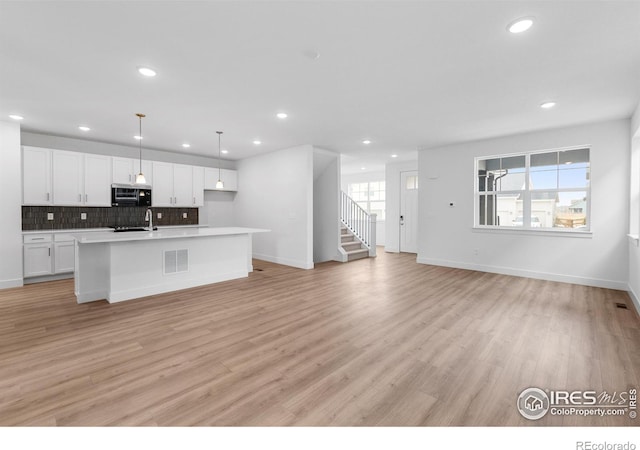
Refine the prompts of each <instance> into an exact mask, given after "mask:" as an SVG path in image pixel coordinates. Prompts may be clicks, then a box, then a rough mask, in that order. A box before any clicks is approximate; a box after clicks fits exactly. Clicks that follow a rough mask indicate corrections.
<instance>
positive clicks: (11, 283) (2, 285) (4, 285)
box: [0, 278, 24, 289]
mask: <svg viewBox="0 0 640 450" xmlns="http://www.w3.org/2000/svg"><path fill="white" fill-rule="evenodd" d="M23 285H24V281H23V280H22V278H14V279H12V280H1V281H0V289H9V288H15V287H22V286H23Z"/></svg>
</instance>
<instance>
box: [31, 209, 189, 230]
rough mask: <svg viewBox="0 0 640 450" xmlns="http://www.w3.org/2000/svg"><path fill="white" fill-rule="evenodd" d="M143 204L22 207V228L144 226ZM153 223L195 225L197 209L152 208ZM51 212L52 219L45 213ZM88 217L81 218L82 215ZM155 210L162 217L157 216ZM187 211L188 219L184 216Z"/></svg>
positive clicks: (155, 224)
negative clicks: (102, 206) (112, 206)
mask: <svg viewBox="0 0 640 450" xmlns="http://www.w3.org/2000/svg"><path fill="white" fill-rule="evenodd" d="M146 211H147V208H146V207H144V206H125V207H117V208H116V207H114V208H111V207H104V208H101V207H79V206H23V207H22V230H23V231H32V230H64V229H76V228H107V227H116V226H117V227H137V226H146V225H147V222H145V221H144V215H145V212H146ZM151 211H153V225H154V226H163V225H164V226H167V225H197V224H198V208H151ZM50 213H53V220H48V219H47V216H48V214H50ZM83 213H85V214H86V215H87V216H86V217H87V218H86V220H82V214H83ZM158 213H160V214H162V218H161V219H158ZM185 213H186V214H187V218H186V219H185V218H184V217H183V215H184V214H185Z"/></svg>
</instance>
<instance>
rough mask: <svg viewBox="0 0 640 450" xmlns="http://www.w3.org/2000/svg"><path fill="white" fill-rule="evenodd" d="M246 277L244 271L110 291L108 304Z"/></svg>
mask: <svg viewBox="0 0 640 450" xmlns="http://www.w3.org/2000/svg"><path fill="white" fill-rule="evenodd" d="M247 276H248V274H247V272H245V271H236V272H227V273H222V274H214V275H210V276H209V277H207V278H202V277H198V278H186V279H184V280H174V281H172V282H171V283H166V282H165V283H160V284H157V285H154V286H141V287H137V288H132V289H123V290H120V291H111V292H109V295H108V296H107V300H108V301H109V303H118V302H123V301H126V300H133V299H137V298H140V297H148V296H150V295H156V294H164V293H166V292H174V291H180V290H182V289H189V288H192V287H198V286H204V285H206V284H213V283H220V282H221V281H228V280H235V279H238V278H246V277H247Z"/></svg>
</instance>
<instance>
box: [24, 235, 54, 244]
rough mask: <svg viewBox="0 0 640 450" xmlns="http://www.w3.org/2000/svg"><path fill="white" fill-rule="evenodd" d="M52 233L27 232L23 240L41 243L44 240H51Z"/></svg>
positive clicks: (26, 242) (29, 242) (30, 242)
mask: <svg viewBox="0 0 640 450" xmlns="http://www.w3.org/2000/svg"><path fill="white" fill-rule="evenodd" d="M51 237H52V236H51V234H50V233H47V234H25V235H23V239H24V240H23V242H24V243H25V244H41V243H43V242H51Z"/></svg>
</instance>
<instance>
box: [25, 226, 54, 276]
mask: <svg viewBox="0 0 640 450" xmlns="http://www.w3.org/2000/svg"><path fill="white" fill-rule="evenodd" d="M51 240H52V236H51V234H29V235H25V236H24V247H23V253H24V277H25V278H28V277H39V276H43V275H51V274H52V273H53V260H52V259H51V250H52V243H51Z"/></svg>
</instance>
